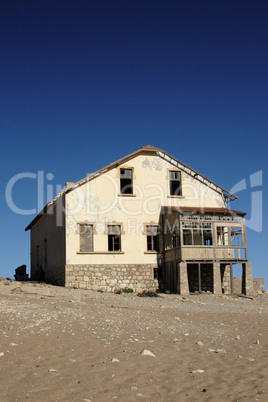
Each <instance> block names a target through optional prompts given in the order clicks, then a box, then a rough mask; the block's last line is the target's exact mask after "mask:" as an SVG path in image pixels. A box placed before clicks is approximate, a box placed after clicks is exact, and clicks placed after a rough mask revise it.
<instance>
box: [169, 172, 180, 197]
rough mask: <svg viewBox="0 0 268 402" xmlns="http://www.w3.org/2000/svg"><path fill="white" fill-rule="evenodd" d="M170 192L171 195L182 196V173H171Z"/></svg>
mask: <svg viewBox="0 0 268 402" xmlns="http://www.w3.org/2000/svg"><path fill="white" fill-rule="evenodd" d="M169 192H170V195H181V172H178V171H176V170H171V171H169Z"/></svg>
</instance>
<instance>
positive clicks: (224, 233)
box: [217, 226, 229, 246]
mask: <svg viewBox="0 0 268 402" xmlns="http://www.w3.org/2000/svg"><path fill="white" fill-rule="evenodd" d="M228 244H229V241H228V227H227V226H217V245H218V246H228Z"/></svg>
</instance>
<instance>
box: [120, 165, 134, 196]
mask: <svg viewBox="0 0 268 402" xmlns="http://www.w3.org/2000/svg"><path fill="white" fill-rule="evenodd" d="M120 194H129V195H131V194H133V169H131V168H120Z"/></svg>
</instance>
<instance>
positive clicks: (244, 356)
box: [0, 280, 268, 402]
mask: <svg viewBox="0 0 268 402" xmlns="http://www.w3.org/2000/svg"><path fill="white" fill-rule="evenodd" d="M0 295H1V296H0V308H1V315H0V324H1V326H0V339H1V346H0V363H1V364H0V367H1V369H0V385H1V397H0V399H1V400H2V401H22V400H25V399H29V400H33V401H41V400H42V401H92V402H95V401H110V400H118V401H138V400H144V401H200V400H201V401H222V400H225V401H257V400H259V401H267V400H268V336H267V330H268V294H263V295H257V296H256V297H254V300H251V299H247V298H239V297H230V296H229V297H228V296H222V297H218V296H214V295H192V296H187V297H181V296H179V295H162V296H161V297H157V298H140V297H137V295H135V294H121V295H115V294H109V293H99V292H92V291H86V290H77V289H65V288H60V287H55V286H51V285H44V284H36V283H26V282H25V283H20V282H13V281H6V280H2V281H0ZM144 350H148V351H150V352H151V353H152V354H153V355H155V356H151V355H144V354H142V352H143V351H144Z"/></svg>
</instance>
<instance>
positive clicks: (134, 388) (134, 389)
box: [130, 387, 138, 391]
mask: <svg viewBox="0 0 268 402" xmlns="http://www.w3.org/2000/svg"><path fill="white" fill-rule="evenodd" d="M130 389H131V391H137V389H138V387H130Z"/></svg>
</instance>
